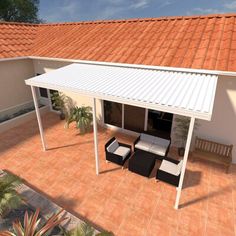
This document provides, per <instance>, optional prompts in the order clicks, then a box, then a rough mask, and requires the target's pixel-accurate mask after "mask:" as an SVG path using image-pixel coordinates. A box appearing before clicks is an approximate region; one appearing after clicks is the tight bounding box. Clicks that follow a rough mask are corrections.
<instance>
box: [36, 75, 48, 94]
mask: <svg viewBox="0 0 236 236" xmlns="http://www.w3.org/2000/svg"><path fill="white" fill-rule="evenodd" d="M38 75H40V74H38V73H37V74H36V76H38ZM39 95H40V97H42V98H48V91H47V89H45V88H39Z"/></svg>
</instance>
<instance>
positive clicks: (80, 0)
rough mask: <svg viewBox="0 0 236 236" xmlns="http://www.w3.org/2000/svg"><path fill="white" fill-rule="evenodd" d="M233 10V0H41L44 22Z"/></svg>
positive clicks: (235, 10)
mask: <svg viewBox="0 0 236 236" xmlns="http://www.w3.org/2000/svg"><path fill="white" fill-rule="evenodd" d="M226 12H236V0H41V1H40V9H39V16H40V18H42V19H44V20H45V21H47V22H68V21H86V20H104V19H124V18H140V17H159V16H175V15H199V14H215V13H226Z"/></svg>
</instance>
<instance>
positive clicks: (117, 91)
mask: <svg viewBox="0 0 236 236" xmlns="http://www.w3.org/2000/svg"><path fill="white" fill-rule="evenodd" d="M217 79H218V76H217V75H214V74H213V75H212V74H203V73H193V72H181V71H170V70H154V69H142V68H132V67H121V66H109V65H108V66H106V65H95V64H94V65H93V64H79V63H78V64H71V65H69V66H65V67H62V68H60V69H57V70H54V71H50V72H48V73H46V74H42V75H40V76H37V77H33V78H31V79H28V80H26V84H28V85H32V86H37V87H43V88H49V89H55V90H59V91H71V92H76V93H80V94H82V95H87V96H90V97H95V98H99V99H104V100H110V101H116V102H120V103H124V104H129V105H134V106H140V107H146V108H149V109H155V110H161V111H166V112H170V113H175V114H179V115H185V116H194V117H195V118H199V119H205V120H210V119H211V115H212V108H213V103H214V97H215V91H216V86H217Z"/></svg>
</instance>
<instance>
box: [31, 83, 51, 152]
mask: <svg viewBox="0 0 236 236" xmlns="http://www.w3.org/2000/svg"><path fill="white" fill-rule="evenodd" d="M30 87H31V91H32V96H33V100H34V107H35V112H36V117H37V121H38V125H39V133H40V137H41V142H42V145H43V150H44V151H46V150H47V146H46V142H45V138H44V133H43V126H42V121H41V117H40V112H39V104H38V100H37V96H36V91H35V87H34V86H30Z"/></svg>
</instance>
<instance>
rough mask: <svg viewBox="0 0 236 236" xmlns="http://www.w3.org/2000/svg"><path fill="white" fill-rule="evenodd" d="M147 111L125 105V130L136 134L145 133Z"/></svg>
mask: <svg viewBox="0 0 236 236" xmlns="http://www.w3.org/2000/svg"><path fill="white" fill-rule="evenodd" d="M144 120H145V109H144V108H141V107H135V106H130V105H124V128H125V129H127V130H132V131H135V132H143V131H144Z"/></svg>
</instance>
